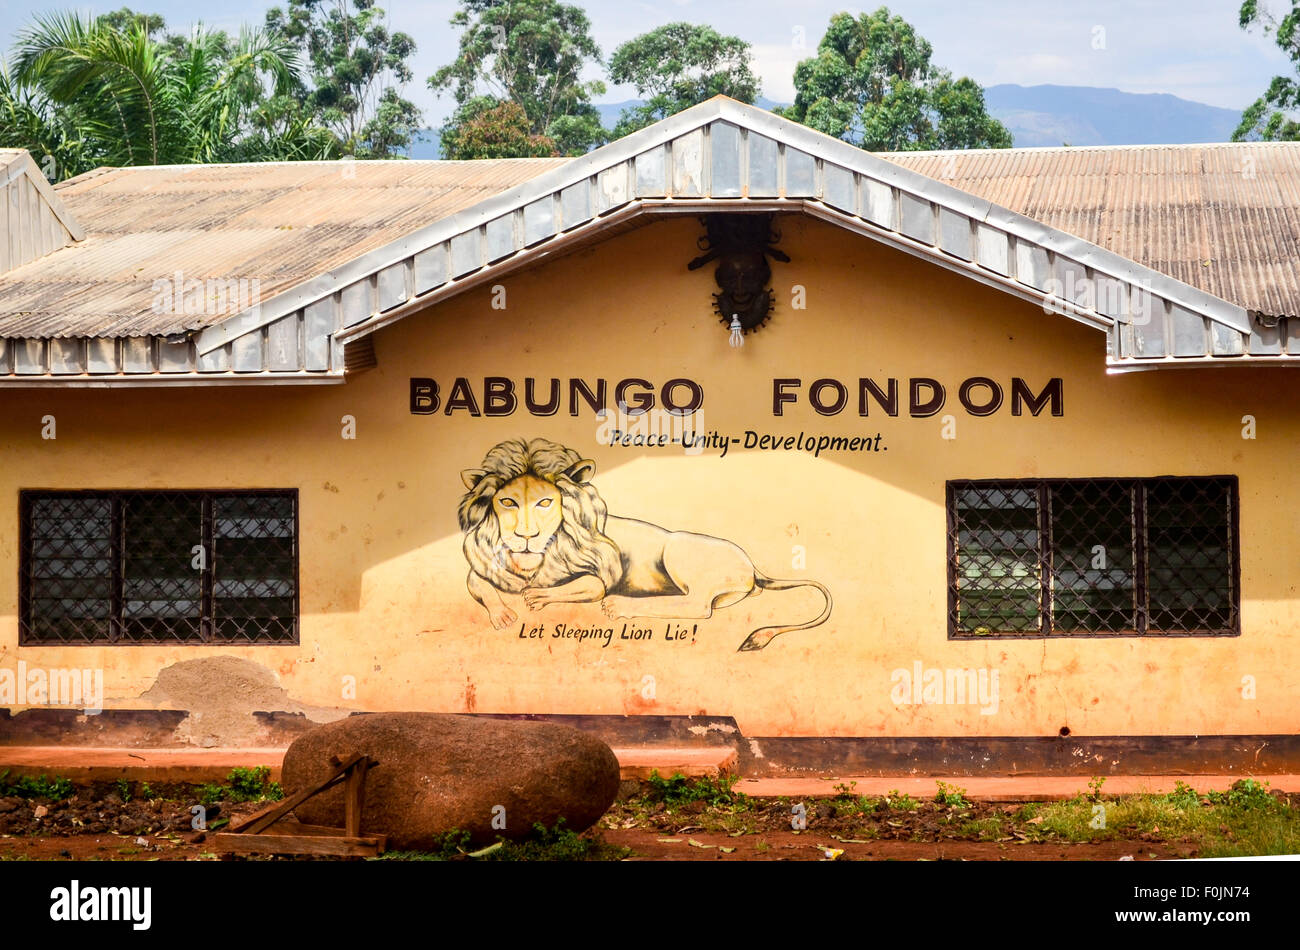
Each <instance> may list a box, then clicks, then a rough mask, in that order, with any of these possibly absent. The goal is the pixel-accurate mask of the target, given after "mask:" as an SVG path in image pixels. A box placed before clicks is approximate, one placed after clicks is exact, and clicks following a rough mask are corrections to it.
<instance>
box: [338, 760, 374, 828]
mask: <svg viewBox="0 0 1300 950" xmlns="http://www.w3.org/2000/svg"><path fill="white" fill-rule="evenodd" d="M369 765H370V760H369V759H364V758H363V759H361V760H360V761H359V762H357V764H356V765H354V766H353V767H352V771H351V773H350V774H349V775H348V786H347V790H346V791H345V792H344V793H343V795H344V805H345V808H344V819H343V825H344V827H345V828H346V829H347V833H348V835H349V836H351V837H354V838H355V837H358V836H360V834H361V809H362V807H363V806H364V805H365V803H366V769H367V767H368V766H369Z"/></svg>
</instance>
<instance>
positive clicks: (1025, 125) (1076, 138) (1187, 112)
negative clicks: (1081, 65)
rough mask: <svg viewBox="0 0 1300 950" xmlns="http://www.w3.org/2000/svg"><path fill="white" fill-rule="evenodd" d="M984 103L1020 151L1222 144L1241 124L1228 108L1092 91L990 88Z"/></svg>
mask: <svg viewBox="0 0 1300 950" xmlns="http://www.w3.org/2000/svg"><path fill="white" fill-rule="evenodd" d="M984 101H985V103H987V105H988V110H989V113H990V114H991V115H993V116H994V117H995V118H997V119H999V120H1001V122H1002V123H1003V125H1005V126H1006V127H1007V128H1008V129H1010V130H1011V134H1012V135H1013V136H1015V140H1016V145H1018V146H1021V147H1024V146H1031V145H1061V144H1064V143H1069V144H1070V145H1168V144H1179V143H1193V142H1227V141H1229V140H1230V139H1231V138H1232V132H1233V130H1234V129H1236V127H1237V123H1239V122H1240V121H1241V113H1240V112H1239V111H1236V110H1233V109H1220V108H1218V107H1217V106H1207V105H1205V104H1204V103H1200V102H1191V101H1190V100H1187V99H1180V98H1178V97H1177V96H1171V95H1167V94H1165V93H1148V94H1141V93H1134V92H1120V91H1119V90H1118V89H1099V88H1095V87H1093V86H1016V85H1011V84H1006V85H1001V86H989V87H988V88H987V89H985V90H984Z"/></svg>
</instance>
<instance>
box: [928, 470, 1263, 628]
mask: <svg viewBox="0 0 1300 950" xmlns="http://www.w3.org/2000/svg"><path fill="white" fill-rule="evenodd" d="M1238 578H1239V570H1238V557H1237V479H1236V478H1235V477H1231V476H1224V477H1214V478H1138V479H1134V478H1091V479H1068V480H1037V479H1034V480H1028V479H1020V480H1013V481H953V482H949V483H948V636H949V637H982V636H1011V637H1045V636H1108V635H1109V636H1134V635H1147V634H1152V635H1176V634H1193V635H1200V636H1229V635H1235V634H1237V633H1239V632H1240V629H1241V625H1240V616H1239V607H1240V590H1239V587H1238Z"/></svg>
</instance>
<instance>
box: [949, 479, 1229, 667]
mask: <svg viewBox="0 0 1300 950" xmlns="http://www.w3.org/2000/svg"><path fill="white" fill-rule="evenodd" d="M1089 482H1122V483H1128V485H1129V486H1130V487H1131V488H1135V487H1137V486H1143V487H1144V488H1145V489H1148V490H1149V488H1150V486H1152V485H1154V484H1157V483H1163V484H1166V485H1168V484H1175V483H1189V482H1221V483H1223V484H1224V487H1225V488H1226V492H1227V493H1226V504H1227V508H1228V510H1227V545H1228V552H1227V555H1228V571H1227V577H1226V578H1225V580H1226V581H1227V583H1228V585H1229V588H1230V590H1229V601H1230V604H1229V607H1228V610H1229V611H1230V621H1229V623H1228V625H1227V626H1226V627H1224V628H1223V629H1214V630H1211V629H1199V630H1151V629H1150V627H1149V622H1150V614H1151V604H1150V591H1149V587H1150V583H1149V580H1150V566H1151V559H1150V552H1149V550H1148V547H1149V545H1148V539H1149V533H1150V525H1151V522H1150V520H1149V512H1148V511H1147V510H1146V500H1147V497H1148V490H1143V491H1133V493H1132V498H1133V504H1132V513H1131V515H1130V528H1131V532H1132V543H1133V548H1132V556H1133V569H1132V574H1133V583H1134V597H1135V603H1134V618H1135V620H1136V621H1137V622H1136V624H1135V625H1134V629H1129V630H1121V631H1086V630H1055V629H1053V619H1054V618H1053V614H1054V606H1053V604H1054V600H1053V588H1052V580H1053V553H1054V550H1055V547H1056V545H1055V544H1054V543H1053V537H1052V511H1051V509H1050V505H1048V504H1045V503H1044V502H1045V500H1046V498H1047V497H1048V496H1049V495H1050V492H1051V489H1052V487H1053V486H1060V485H1072V486H1077V485H1084V484H1086V483H1089ZM966 489H1001V490H1005V491H1012V490H1016V489H1020V490H1032V491H1034V492H1035V494H1036V497H1037V499H1038V505H1037V514H1038V534H1037V551H1038V579H1039V584H1038V587H1039V599H1038V619H1039V623H1038V629H1037V630H1032V631H1031V630H1026V631H997V630H993V631H989V632H987V633H977V632H975V631H973V630H962V629H961V617H960V614H959V611H960V592H959V589H958V579H959V578H958V574H959V569H960V568H959V547H960V530H961V527H962V526H961V525H960V524H959V522H958V506H957V503H956V493H957V492H958V491H961V490H966ZM944 504H945V509H946V511H945V515H946V524H947V537H946V540H945V559H946V561H947V581H948V584H947V587H948V590H947V627H948V639H949V640H986V641H987V640H1046V639H1072V638H1083V639H1097V638H1113V637H1122V638H1129V639H1131V638H1135V637H1140V638H1151V637H1160V638H1164V637H1238V636H1241V518H1240V515H1241V492H1240V482H1239V480H1238V478H1237V476H1236V475H1163V476H1154V477H1124V476H1096V477H1091V478H976V479H949V480H948V481H946V482H945V485H944Z"/></svg>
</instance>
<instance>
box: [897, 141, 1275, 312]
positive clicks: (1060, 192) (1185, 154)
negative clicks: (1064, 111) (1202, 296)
mask: <svg viewBox="0 0 1300 950" xmlns="http://www.w3.org/2000/svg"><path fill="white" fill-rule="evenodd" d="M876 154H877V155H878V157H880V158H883V159H885V160H886V161H890V162H893V163H894V164H896V165H901V166H902V167H904V168H908V169H911V170H912V171H915V172H920V173H921V174H922V175H928V176H930V177H931V178H937V179H939V180H940V181H943V182H945V183H947V184H949V185H952V186H953V187H955V188H960V189H961V190H962V191H968V192H970V193H971V194H974V195H979V196H980V197H981V198H986V199H988V200H989V201H991V202H993V203H994V204H997V205H1001V206H1002V207H1004V208H1008V209H1010V210H1012V211H1015V212H1016V213H1018V214H1023V215H1025V216H1026V217H1030V218H1033V219H1034V220H1035V221H1042V222H1043V223H1044V224H1048V225H1051V226H1052V227H1054V228H1059V229H1060V230H1062V231H1066V232H1068V233H1070V234H1074V235H1077V236H1079V237H1081V238H1083V239H1084V240H1085V241H1090V242H1091V243H1093V244H1096V245H1098V246H1099V247H1104V248H1106V249H1107V250H1110V251H1114V252H1115V253H1116V254H1120V255H1122V256H1124V257H1127V258H1129V259H1130V260H1134V261H1137V262H1138V263H1139V264H1143V265H1145V266H1147V267H1150V268H1152V269H1154V270H1158V271H1160V272H1161V273H1162V274H1168V275H1169V276H1170V277H1174V278H1177V279H1178V280H1181V281H1183V282H1184V283H1187V284H1191V285H1192V286H1193V287H1198V288H1200V289H1201V290H1204V291H1205V292H1207V293H1211V294H1214V295H1215V296H1216V297H1222V298H1223V299H1224V300H1230V301H1232V302H1233V303H1235V304H1239V305H1240V306H1242V307H1244V308H1246V310H1247V311H1248V312H1252V313H1257V314H1260V315H1261V316H1263V317H1269V318H1275V317H1288V318H1296V317H1300V268H1298V267H1297V266H1296V264H1297V262H1300V143H1296V142H1235V143H1220V144H1211V145H1142V146H1101V147H1083V148H1079V147H1062V148H1021V149H978V150H976V149H972V150H970V151H964V152H956V151H953V152H894V153H886V152H879V153H876Z"/></svg>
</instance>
